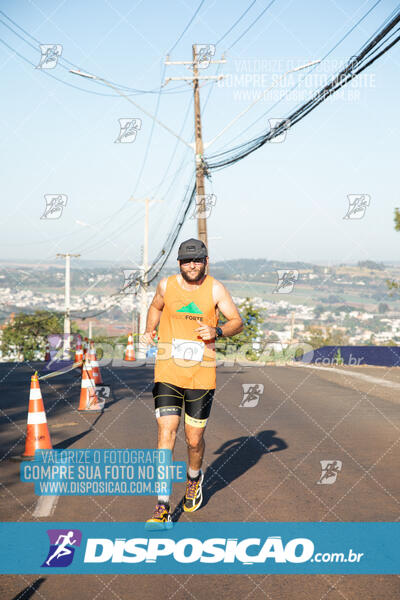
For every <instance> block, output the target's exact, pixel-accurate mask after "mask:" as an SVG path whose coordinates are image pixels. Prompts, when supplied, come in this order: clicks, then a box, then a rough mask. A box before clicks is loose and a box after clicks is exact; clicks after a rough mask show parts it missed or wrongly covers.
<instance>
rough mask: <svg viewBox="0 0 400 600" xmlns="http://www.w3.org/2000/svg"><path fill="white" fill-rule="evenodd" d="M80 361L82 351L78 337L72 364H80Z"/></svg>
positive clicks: (80, 340)
mask: <svg viewBox="0 0 400 600" xmlns="http://www.w3.org/2000/svg"><path fill="white" fill-rule="evenodd" d="M81 360H83V350H82V339H81V338H80V337H79V338H78V341H77V342H76V348H75V358H74V363H78V362H81Z"/></svg>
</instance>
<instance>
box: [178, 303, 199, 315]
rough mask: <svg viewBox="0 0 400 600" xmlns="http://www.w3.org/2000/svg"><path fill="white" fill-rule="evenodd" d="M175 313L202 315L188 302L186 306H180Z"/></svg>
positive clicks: (194, 305) (196, 307) (197, 308)
mask: <svg viewBox="0 0 400 600" xmlns="http://www.w3.org/2000/svg"><path fill="white" fill-rule="evenodd" d="M176 312H185V313H194V314H195V315H202V314H203V312H202V311H201V310H200V309H199V307H198V306H196V304H195V303H194V302H189V304H187V305H186V306H182V308H179V309H178V310H177V311H176Z"/></svg>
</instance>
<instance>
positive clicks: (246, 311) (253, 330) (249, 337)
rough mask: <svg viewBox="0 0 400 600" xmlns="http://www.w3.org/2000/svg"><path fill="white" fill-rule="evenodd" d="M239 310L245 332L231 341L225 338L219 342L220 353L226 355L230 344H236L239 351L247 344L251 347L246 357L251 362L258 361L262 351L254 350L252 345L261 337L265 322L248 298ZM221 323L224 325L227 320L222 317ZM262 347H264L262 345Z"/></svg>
mask: <svg viewBox="0 0 400 600" xmlns="http://www.w3.org/2000/svg"><path fill="white" fill-rule="evenodd" d="M238 308H239V312H240V316H241V317H242V319H243V331H242V332H241V333H238V334H237V335H234V336H232V337H231V338H229V341H228V340H225V338H222V339H221V340H218V351H219V352H221V353H222V354H225V353H226V350H227V346H228V344H229V345H231V344H235V345H236V347H237V348H238V349H240V347H241V346H243V345H245V344H246V345H251V346H250V347H249V349H248V350H247V351H246V357H247V358H248V359H249V360H256V359H257V358H258V356H259V354H260V351H261V350H254V349H253V347H252V345H253V344H254V343H255V342H256V341H257V338H259V337H260V335H261V333H260V332H261V324H262V323H263V322H264V319H263V317H262V315H261V310H260V309H258V308H256V307H255V306H254V305H253V302H252V301H251V299H250V298H246V300H244V301H243V302H242V303H241V304H240V305H239V307H238ZM220 322H221V325H223V323H225V322H226V319H225V318H224V317H223V316H222V317H221V319H220ZM260 345H261V346H262V343H261V344H260Z"/></svg>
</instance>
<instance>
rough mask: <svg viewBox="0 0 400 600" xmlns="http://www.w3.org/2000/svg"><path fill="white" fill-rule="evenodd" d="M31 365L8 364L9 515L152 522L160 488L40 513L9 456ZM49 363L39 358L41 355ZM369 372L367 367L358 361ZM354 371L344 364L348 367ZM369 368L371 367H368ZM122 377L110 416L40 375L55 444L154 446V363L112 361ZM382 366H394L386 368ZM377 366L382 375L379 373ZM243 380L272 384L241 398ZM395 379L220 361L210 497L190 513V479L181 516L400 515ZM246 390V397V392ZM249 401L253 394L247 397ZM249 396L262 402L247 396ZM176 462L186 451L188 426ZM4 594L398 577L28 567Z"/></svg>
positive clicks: (107, 593) (354, 584)
mask: <svg viewBox="0 0 400 600" xmlns="http://www.w3.org/2000/svg"><path fill="white" fill-rule="evenodd" d="M33 367H34V365H28V364H19V365H17V364H4V363H3V364H0V381H1V384H2V394H1V400H0V409H1V410H0V426H1V431H2V433H1V436H0V456H1V471H2V476H1V481H2V485H1V486H0V518H1V520H2V521H37V520H39V521H94V522H95V521H119V522H120V521H124V522H129V521H143V520H145V519H147V518H148V516H149V515H150V513H151V512H152V510H153V508H154V499H153V498H150V497H146V496H144V497H140V496H136V497H130V498H129V497H118V496H116V497H96V498H93V497H60V498H59V499H58V502H57V504H56V505H55V506H54V507H53V508H54V512H53V513H52V514H51V515H49V516H47V517H43V518H36V517H34V516H33V514H34V511H35V508H36V507H37V501H38V498H37V497H36V496H35V495H34V493H33V484H26V483H21V482H20V481H19V464H18V463H17V462H15V461H13V460H11V457H13V456H16V455H19V454H21V452H22V451H23V448H24V436H25V431H26V414H27V405H28V397H29V381H30V375H31V374H32V373H33ZM41 367H42V368H43V364H42V365H41ZM358 371H359V370H358ZM346 372H347V373H348V372H349V371H348V370H347V371H346ZM364 372H365V373H367V371H364ZM102 374H103V379H104V380H105V383H106V384H109V385H110V386H111V389H112V397H111V399H110V401H109V403H108V410H107V411H106V412H104V413H102V414H100V415H99V414H89V413H79V412H77V410H76V409H77V406H78V402H79V392H80V383H79V379H78V377H77V375H76V374H75V373H69V374H66V375H63V376H61V377H57V378H54V379H50V380H48V381H47V382H43V383H42V385H41V389H42V395H43V397H44V400H45V408H46V412H47V419H48V423H49V429H50V433H51V438H52V443H53V446H54V447H56V448H57V447H58V448H151V447H155V443H156V424H155V420H154V413H153V400H152V395H151V389H152V368H151V367H138V368H131V367H112V369H109V368H107V367H104V368H103V369H102ZM382 376H384V373H383V372H382ZM374 377H375V378H377V377H378V378H379V374H378V375H376V373H374ZM243 384H259V385H262V386H264V390H263V393H262V394H260V395H259V398H258V401H257V398H255V399H253V401H252V402H250V405H248V406H243V387H242V386H243ZM398 398H399V390H397V389H390V388H387V389H385V394H384V395H382V394H380V392H379V385H378V384H377V383H376V382H374V383H371V382H365V381H361V380H359V379H353V380H352V379H351V377H347V376H345V375H343V376H342V375H341V374H335V375H332V376H330V374H328V375H327V374H326V372H322V371H321V372H318V371H317V370H316V369H307V368H302V367H289V366H286V367H278V366H275V367H274V366H270V367H264V366H262V367H261V366H254V367H253V366H252V367H243V366H242V367H241V366H236V367H229V368H228V367H220V368H218V371H217V391H216V395H215V400H214V405H213V408H212V412H211V417H210V420H209V424H208V427H207V432H206V454H205V463H204V470H205V485H204V494H205V501H204V505H203V507H202V508H201V510H199V511H197V512H196V513H194V514H192V515H188V514H187V513H181V511H180V509H179V503H180V500H181V498H182V495H183V492H184V483H180V484H175V485H174V490H173V495H172V498H171V501H172V506H173V508H175V512H174V518H175V519H180V520H181V521H184V520H190V521H300V522H301V521H395V520H398V519H399V516H400V510H399V508H400V501H399V498H400V493H399V492H400V481H399V477H398V469H399V456H400V452H399V441H400V436H399V429H400V414H399V404H400V403H399V401H398ZM248 399H249V398H247V400H248ZM245 400H246V399H245ZM251 404H253V405H251ZM174 459H175V460H186V448H185V444H184V439H183V430H182V429H180V431H179V434H178V441H177V444H176V451H175V455H174ZM321 460H337V461H341V462H342V470H341V471H340V473H339V474H338V477H337V480H336V482H335V483H334V484H332V485H318V484H317V482H318V480H319V479H320V476H321V468H320V461H321ZM0 597H1V599H2V600H3V599H4V600H17V598H18V600H25V599H28V598H31V597H34V598H38V599H39V598H40V599H41V600H53V599H57V600H64V599H65V600H67V599H68V600H70V599H71V598H73V597H79V598H82V599H83V600H103V599H104V600H106V599H107V600H108V599H110V598H115V599H117V600H118V599H119V600H128V599H129V600H130V599H134V598H140V599H142V600H147V599H149V600H150V599H153V598H157V599H159V598H160V599H161V598H162V599H171V600H172V599H174V600H187V599H192V600H205V599H207V600H209V598H211V597H212V598H213V597H219V598H221V599H225V598H246V599H251V600H254V599H257V600H258V599H263V598H267V599H269V600H281V599H282V600H283V599H285V600H286V599H291V598H296V600H303V599H304V600H325V599H327V600H353V599H354V600H358V599H360V598H362V599H363V600H376V599H378V598H385V599H392V598H393V599H394V598H400V577H398V576H397V575H385V576H378V575H345V576H343V575H335V576H333V575H332V576H328V575H288V576H285V575H266V576H264V575H251V576H247V575H230V576H227V575H219V576H211V575H191V576H187V575H154V576H149V575H117V576H115V575H101V576H97V575H85V576H83V575H79V576H76V575H75V576H74V575H49V576H46V577H39V576H32V575H18V576H17V575H15V576H7V575H3V576H0Z"/></svg>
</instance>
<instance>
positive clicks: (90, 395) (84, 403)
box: [78, 359, 102, 410]
mask: <svg viewBox="0 0 400 600" xmlns="http://www.w3.org/2000/svg"><path fill="white" fill-rule="evenodd" d="M78 410H102V408H101V406H100V404H99V399H98V397H97V394H96V384H95V382H94V380H93V372H92V367H91V365H90V361H89V360H88V359H86V360H85V362H84V363H83V365H82V384H81V396H80V400H79V408H78Z"/></svg>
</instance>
